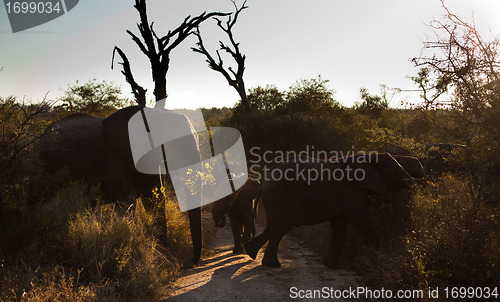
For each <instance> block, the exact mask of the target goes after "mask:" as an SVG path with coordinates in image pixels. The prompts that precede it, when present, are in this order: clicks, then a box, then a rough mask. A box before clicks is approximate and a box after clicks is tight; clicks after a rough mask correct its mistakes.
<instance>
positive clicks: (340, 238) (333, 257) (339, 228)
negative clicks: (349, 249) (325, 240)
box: [324, 216, 348, 268]
mask: <svg viewBox="0 0 500 302" xmlns="http://www.w3.org/2000/svg"><path fill="white" fill-rule="evenodd" d="M347 225H348V221H347V218H345V217H344V216H337V217H334V218H332V219H330V226H331V228H332V246H331V248H330V252H329V253H328V256H326V259H325V261H324V264H325V265H326V266H328V267H329V268H335V266H336V265H337V259H338V257H339V255H340V251H341V250H342V247H343V246H344V240H345V235H346V232H347Z"/></svg>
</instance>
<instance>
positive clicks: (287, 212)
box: [245, 153, 413, 268]
mask: <svg viewBox="0 0 500 302" xmlns="http://www.w3.org/2000/svg"><path fill="white" fill-rule="evenodd" d="M312 176H314V179H313V178H312ZM404 180H411V181H412V177H411V176H410V175H409V174H408V173H407V172H406V171H405V170H404V169H403V168H402V167H401V165H400V164H399V163H398V162H397V161H396V160H395V159H394V158H393V157H392V156H391V155H390V154H388V153H385V154H371V155H355V156H351V157H348V158H339V159H337V160H336V161H333V162H332V161H331V160H330V161H328V162H321V161H317V160H312V161H308V162H301V161H297V162H287V163H281V164H278V165H276V166H275V167H274V168H273V169H272V170H271V171H270V172H269V174H267V175H266V179H265V181H263V183H262V186H261V191H260V197H261V198H262V203H263V205H264V208H265V211H266V218H267V219H266V224H267V226H266V229H265V230H264V231H263V232H262V233H261V234H259V235H258V236H256V237H255V238H253V239H252V240H251V241H249V242H247V243H245V250H246V252H247V254H248V255H249V256H250V257H251V258H253V259H255V258H256V256H257V253H258V251H259V249H260V248H261V247H262V246H263V245H264V244H265V243H266V242H267V241H269V244H268V246H267V248H266V251H265V254H264V258H263V260H262V264H264V265H266V266H270V267H279V266H280V263H279V261H278V256H277V253H278V245H279V242H280V240H281V238H282V237H283V236H284V235H285V234H286V233H287V232H288V231H289V230H290V228H291V227H293V226H300V225H313V224H318V223H321V222H323V221H327V220H328V221H330V225H331V229H332V246H331V249H330V252H329V254H328V256H327V258H326V259H325V262H324V263H325V264H326V265H327V266H328V267H332V268H333V267H335V265H336V262H337V258H338V255H339V254H340V251H341V249H342V246H343V244H344V238H345V234H346V231H347V226H348V222H350V223H351V224H352V225H353V226H354V227H355V228H357V229H358V230H359V231H360V232H361V234H362V236H363V237H364V239H365V241H366V242H367V243H369V244H370V245H373V246H376V245H377V240H376V238H375V236H374V232H373V228H372V224H371V222H370V217H369V214H368V207H367V194H368V193H375V194H384V193H386V192H388V191H391V190H398V189H399V188H400V187H401V186H402V183H404ZM412 182H413V181H412ZM257 198H259V196H258V197H257Z"/></svg>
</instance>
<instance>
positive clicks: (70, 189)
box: [0, 183, 192, 301]
mask: <svg viewBox="0 0 500 302" xmlns="http://www.w3.org/2000/svg"><path fill="white" fill-rule="evenodd" d="M96 199H97V200H99V197H98V196H93V195H92V194H89V193H88V191H87V190H85V189H83V187H82V186H81V185H80V184H78V183H73V184H68V185H67V186H66V187H65V188H63V189H60V190H59V191H58V193H57V194H55V195H54V196H53V197H52V198H51V199H50V200H49V201H46V202H44V203H42V204H39V205H37V206H33V207H27V208H25V209H24V210H23V211H17V212H11V214H12V213H16V215H11V217H10V219H7V220H3V221H2V223H1V228H2V232H3V234H5V240H2V243H1V245H0V251H1V252H2V255H5V256H4V257H0V259H1V261H2V263H1V267H0V301H4V300H5V301H12V300H18V301H94V300H98V301H103V300H104V301H124V300H127V301H144V300H151V299H154V298H159V297H162V296H163V295H164V290H163V289H164V288H165V285H166V284H167V283H168V282H169V281H171V280H172V278H174V277H175V276H177V275H178V274H179V272H180V270H181V269H182V267H184V266H186V265H189V261H190V258H191V254H192V246H191V237H190V233H189V222H188V220H187V217H186V215H184V214H183V213H180V211H179V209H178V206H177V203H176V201H175V199H173V198H172V196H171V195H169V196H167V197H166V198H165V197H164V196H162V197H160V198H158V199H154V200H144V203H143V200H141V199H138V200H137V201H136V204H135V207H134V208H133V209H132V210H131V211H124V210H121V209H118V208H115V206H114V205H113V204H100V203H99V202H97V205H96V206H94V207H91V206H90V204H92V203H95V200H96ZM145 204H146V205H147V206H145ZM164 205H165V206H164ZM165 217H166V219H165ZM16 221H17V223H16ZM21 221H22V222H23V223H19V222H21ZM164 223H166V228H165V227H164V226H163V225H162V224H164ZM165 229H166V230H168V231H167V236H166V239H167V240H166V242H165V243H164V244H163V245H160V244H159V240H158V238H159V237H160V236H161V232H162V231H164V230H165Z"/></svg>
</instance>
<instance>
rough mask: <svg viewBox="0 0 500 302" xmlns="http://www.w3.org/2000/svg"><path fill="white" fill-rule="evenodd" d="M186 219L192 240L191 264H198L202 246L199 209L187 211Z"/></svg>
mask: <svg viewBox="0 0 500 302" xmlns="http://www.w3.org/2000/svg"><path fill="white" fill-rule="evenodd" d="M188 218H189V229H190V231H191V239H192V240H193V262H194V263H198V261H200V257H201V246H202V227H201V208H194V209H192V210H188Z"/></svg>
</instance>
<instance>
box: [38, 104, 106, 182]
mask: <svg viewBox="0 0 500 302" xmlns="http://www.w3.org/2000/svg"><path fill="white" fill-rule="evenodd" d="M102 121H103V118H101V117H96V116H92V115H88V114H83V113H76V114H72V115H70V116H67V117H65V118H63V119H61V120H59V121H56V122H54V123H52V124H51V125H50V126H49V127H47V129H45V131H44V133H43V135H42V136H41V138H40V140H39V142H38V145H37V148H36V151H37V152H38V156H39V158H40V159H41V160H42V162H43V163H44V164H45V166H46V168H47V170H48V171H49V172H51V173H54V172H56V171H57V170H59V169H61V168H63V167H67V168H68V169H69V172H70V174H71V175H72V176H74V177H75V178H84V177H85V178H86V179H88V178H89V177H88V176H89V175H91V176H92V177H90V180H93V179H92V178H95V177H97V175H96V172H97V171H91V170H90V169H91V168H90V167H91V165H89V164H88V163H92V162H98V161H99V160H100V155H101V150H100V147H99V146H100V144H102V135H101V132H102Z"/></svg>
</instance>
